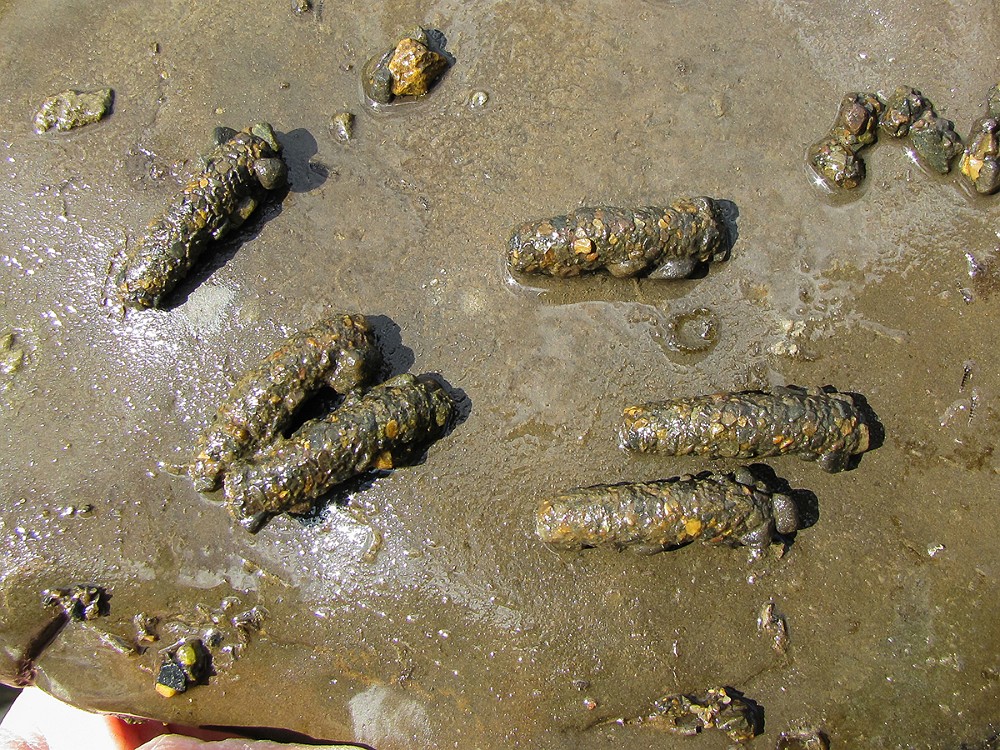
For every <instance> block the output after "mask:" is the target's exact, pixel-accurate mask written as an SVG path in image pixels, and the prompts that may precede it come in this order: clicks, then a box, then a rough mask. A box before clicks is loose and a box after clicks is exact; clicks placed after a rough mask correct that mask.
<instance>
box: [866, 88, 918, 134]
mask: <svg viewBox="0 0 1000 750" xmlns="http://www.w3.org/2000/svg"><path fill="white" fill-rule="evenodd" d="M930 109H931V102H930V99H928V98H927V97H925V96H924V95H923V94H921V93H920V92H919V91H917V90H916V89H913V88H910V87H909V86H900V87H898V88H897V89H896V90H895V91H893V92H892V94H891V95H890V96H889V98H888V99H886V100H885V110H884V111H883V112H882V116H881V118H880V119H879V127H881V129H882V132H883V133H885V134H886V135H889V136H892V137H893V138H902V137H903V136H904V135H906V134H907V133H909V132H910V125H912V124H913V122H914V121H915V120H917V119H918V118H919V117H920V116H921V115H923V114H924V113H925V112H927V111H928V110H930Z"/></svg>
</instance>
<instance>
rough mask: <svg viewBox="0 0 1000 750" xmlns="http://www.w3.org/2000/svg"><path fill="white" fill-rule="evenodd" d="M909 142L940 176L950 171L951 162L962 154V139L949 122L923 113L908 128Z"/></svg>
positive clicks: (931, 113) (929, 113) (928, 113)
mask: <svg viewBox="0 0 1000 750" xmlns="http://www.w3.org/2000/svg"><path fill="white" fill-rule="evenodd" d="M910 140H911V141H912V142H913V148H914V149H916V152H917V154H919V155H920V158H921V160H922V161H923V163H924V164H926V165H927V166H928V167H929V168H931V169H933V170H934V171H935V172H939V173H940V174H947V173H948V172H950V171H951V160H952V159H954V158H955V157H956V156H958V155H959V154H960V153H962V139H961V137H960V136H959V135H958V133H956V132H955V125H954V123H953V122H951V120H946V119H944V118H943V117H938V116H937V115H935V114H934V112H933V110H931V111H928V112H925V113H924V114H923V115H921V117H920V119H918V120H917V121H916V122H915V123H913V124H912V125H911V126H910Z"/></svg>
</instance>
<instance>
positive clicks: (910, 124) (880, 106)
mask: <svg viewBox="0 0 1000 750" xmlns="http://www.w3.org/2000/svg"><path fill="white" fill-rule="evenodd" d="M998 120H1000V84H998V85H996V86H993V88H991V89H990V91H989V94H988V95H987V101H986V114H985V115H984V116H982V117H980V118H978V119H977V120H976V121H975V122H973V124H972V130H971V133H970V134H969V139H968V145H967V146H964V147H963V143H962V138H961V136H959V134H958V133H957V132H956V131H955V125H954V123H953V122H951V120H947V119H945V118H943V117H941V116H939V115H938V114H937V113H936V112H935V111H934V105H933V104H932V102H931V100H930V99H928V98H927V97H926V96H924V95H923V94H922V93H920V91H918V90H917V89H914V88H910V87H908V86H900V87H898V88H896V89H895V91H893V92H892V94H891V95H889V96H888V97H886V98H885V99H883V98H882V97H880V96H879V95H878V94H876V93H864V92H852V93H849V94H847V95H845V96H844V98H843V100H842V101H841V104H840V109H839V110H838V111H837V116H836V118H835V120H834V122H833V125H832V126H831V128H830V131H829V132H828V133H827V134H826V135H825V136H823V137H822V138H821V139H819V140H818V141H816V142H815V143H813V144H812V145H811V146H810V147H809V149H808V151H807V155H806V158H807V162H808V164H809V166H810V167H811V168H812V170H813V171H814V172H815V173H816V175H817V176H818V178H819V179H820V180H821V181H822V182H823V183H824V184H825V185H827V186H828V187H831V188H840V189H843V190H853V189H854V188H857V187H858V186H859V185H861V183H862V182H863V181H864V179H865V162H864V160H863V159H862V158H861V156H860V155H859V152H860V151H861V150H862V149H864V148H866V147H868V146H870V145H872V144H874V143H875V142H876V141H877V140H878V131H879V130H881V131H882V134H883V135H887V136H889V137H891V138H904V137H906V136H909V139H910V143H911V145H912V147H913V151H914V152H915V153H916V155H917V157H918V158H919V160H920V163H921V164H923V165H924V166H926V167H927V168H928V169H930V170H932V171H934V172H937V173H938V174H947V173H948V172H950V171H951V165H952V162H953V161H954V159H955V157H957V156H959V155H960V154H961V155H962V158H961V161H960V162H959V169H960V171H961V173H962V175H963V176H964V177H965V178H966V179H967V180H968V181H969V183H970V184H971V186H972V188H973V189H974V190H975V191H976V192H977V193H980V194H983V195H989V194H992V193H995V192H996V191H997V190H998V189H1000V160H998V158H1000V141H998V138H997V136H998V133H1000V124H998Z"/></svg>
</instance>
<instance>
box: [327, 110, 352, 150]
mask: <svg viewBox="0 0 1000 750" xmlns="http://www.w3.org/2000/svg"><path fill="white" fill-rule="evenodd" d="M330 130H332V131H333V137H334V138H336V139H337V140H338V141H340V142H341V143H347V142H348V141H349V140H351V138H353V137H354V115H353V114H351V113H350V112H339V113H337V114H335V115H334V116H333V117H331V118H330Z"/></svg>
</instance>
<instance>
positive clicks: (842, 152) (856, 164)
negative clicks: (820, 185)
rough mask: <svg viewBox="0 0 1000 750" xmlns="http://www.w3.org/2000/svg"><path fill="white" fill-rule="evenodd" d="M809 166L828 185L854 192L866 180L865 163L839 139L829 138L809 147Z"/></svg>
mask: <svg viewBox="0 0 1000 750" xmlns="http://www.w3.org/2000/svg"><path fill="white" fill-rule="evenodd" d="M807 159H808V161H809V166H810V167H812V169H813V171H814V172H816V174H817V175H818V176H819V177H820V178H821V179H822V180H823V181H824V182H825V183H826V184H828V185H831V186H834V187H838V188H843V189H844V190H853V189H854V188H856V187H857V186H858V185H860V184H861V183H862V182H863V181H864V179H865V162H864V160H863V159H861V158H859V157H858V156H857V155H856V154H855V153H854V150H853V149H851V148H850V147H849V146H847V145H845V144H844V143H842V142H841V141H839V140H838V139H837V138H834V137H832V136H831V137H828V138H824V139H823V140H821V141H817V142H816V143H814V144H813V145H811V146H810V147H809V151H808V153H807Z"/></svg>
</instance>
